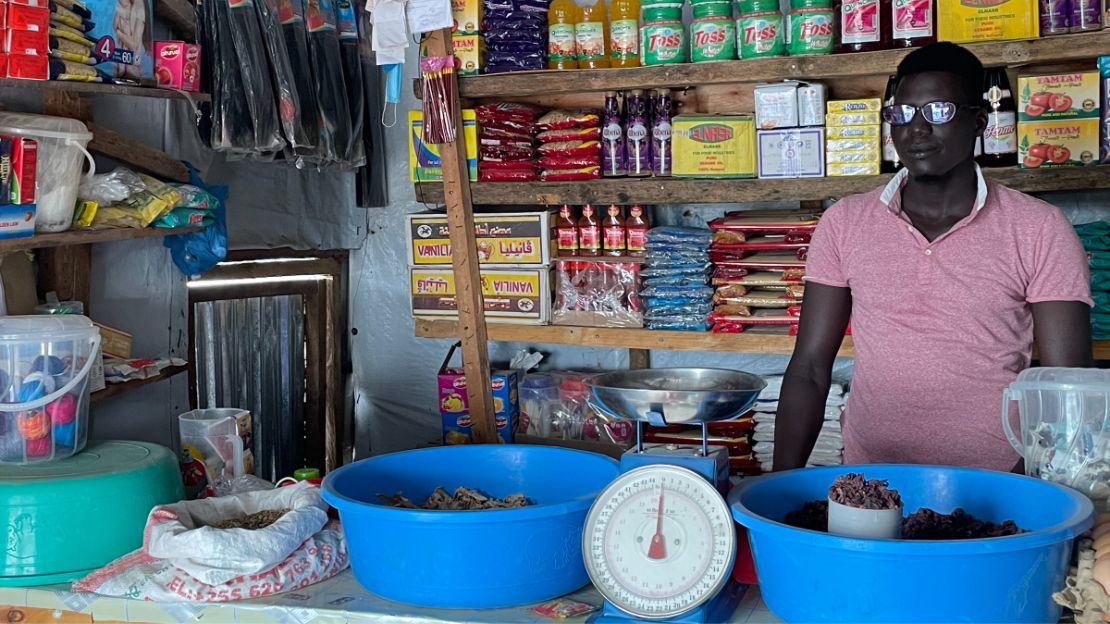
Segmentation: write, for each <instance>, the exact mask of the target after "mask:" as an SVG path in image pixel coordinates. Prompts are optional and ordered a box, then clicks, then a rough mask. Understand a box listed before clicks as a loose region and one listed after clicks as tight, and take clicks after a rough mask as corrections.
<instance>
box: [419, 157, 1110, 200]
mask: <svg viewBox="0 0 1110 624" xmlns="http://www.w3.org/2000/svg"><path fill="white" fill-rule="evenodd" d="M983 171H984V173H985V174H986V176H987V178H989V179H991V180H994V181H995V182H998V183H999V184H1003V185H1005V186H1008V187H1010V188H1012V189H1015V190H1018V191H1023V192H1026V193H1042V192H1047V191H1071V190H1093V189H1105V188H1110V165H1101V166H1096V167H1068V168H1059V169H1019V168H1017V167H1012V168H1011V167H1007V168H1002V169H984V170H983ZM888 180H890V174H884V175H878V176H856V177H846V178H807V179H797V180H758V179H745V180H708V179H694V178H602V179H600V180H592V181H589V182H472V183H471V184H470V189H471V194H472V196H473V198H474V203H475V204H486V205H491V204H498V205H521V204H535V205H543V206H557V205H560V204H574V205H580V204H714V203H747V202H768V201H805V200H811V199H827V198H839V197H844V196H847V195H852V194H855V193H865V192H867V191H870V190H872V189H875V188H877V187H879V186H881V185H883V184H886V182H887V181H888ZM416 200H417V201H421V202H426V203H434V204H438V203H443V187H442V185H441V184H439V183H438V182H425V183H420V184H417V185H416Z"/></svg>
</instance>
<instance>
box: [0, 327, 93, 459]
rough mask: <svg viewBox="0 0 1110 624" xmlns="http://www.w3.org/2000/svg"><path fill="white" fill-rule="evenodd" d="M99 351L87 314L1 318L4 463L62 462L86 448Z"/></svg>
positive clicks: (1, 452) (0, 406)
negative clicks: (91, 385)
mask: <svg viewBox="0 0 1110 624" xmlns="http://www.w3.org/2000/svg"><path fill="white" fill-rule="evenodd" d="M99 347H100V330H98V329H97V328H96V327H95V326H94V325H93V324H92V321H90V320H89V319H88V318H86V317H84V316H77V315H58V316H9V317H3V318H0V463H4V464H32V463H37V462H46V461H51V460H56V459H63V458H65V457H69V456H70V455H73V454H75V453H78V452H80V451H81V449H82V448H84V447H85V442H86V440H87V439H88V433H89V371H90V370H92V365H93V361H94V356H95V354H96V353H97V349H98V348H99Z"/></svg>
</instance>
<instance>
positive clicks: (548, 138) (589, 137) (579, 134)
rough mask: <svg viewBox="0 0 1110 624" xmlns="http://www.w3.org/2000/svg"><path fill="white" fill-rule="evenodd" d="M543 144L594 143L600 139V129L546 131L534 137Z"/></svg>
mask: <svg viewBox="0 0 1110 624" xmlns="http://www.w3.org/2000/svg"><path fill="white" fill-rule="evenodd" d="M536 138H537V139H539V140H540V141H543V142H544V143H558V142H560V141H596V140H598V139H600V138H601V128H567V129H565V130H547V131H546V132H541V133H540V134H539V136H537V137H536Z"/></svg>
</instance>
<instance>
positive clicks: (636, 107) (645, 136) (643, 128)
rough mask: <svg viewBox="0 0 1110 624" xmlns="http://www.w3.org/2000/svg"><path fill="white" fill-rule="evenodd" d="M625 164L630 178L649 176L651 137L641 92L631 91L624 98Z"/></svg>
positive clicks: (645, 105) (645, 103) (645, 104)
mask: <svg viewBox="0 0 1110 624" xmlns="http://www.w3.org/2000/svg"><path fill="white" fill-rule="evenodd" d="M624 113H625V114H624V119H625V129H624V149H625V164H626V167H627V169H628V175H630V176H639V177H643V176H649V175H651V137H650V136H649V131H650V127H649V126H648V118H647V102H646V101H645V100H644V92H643V91H639V90H637V91H633V92H632V93H631V94H629V95H626V96H625V98H624Z"/></svg>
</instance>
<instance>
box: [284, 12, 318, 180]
mask: <svg viewBox="0 0 1110 624" xmlns="http://www.w3.org/2000/svg"><path fill="white" fill-rule="evenodd" d="M277 4H278V17H279V18H280V19H281V32H282V35H283V36H284V38H285V50H286V52H287V53H288V55H289V66H290V69H292V71H293V83H294V84H295V85H296V87H297V98H298V99H299V100H300V106H299V107H298V109H297V114H298V115H299V118H298V121H297V123H298V124H299V125H300V127H301V128H302V129H303V130H304V133H305V134H306V135H307V136H308V137H311V138H310V140H309V142H308V143H307V144H305V146H303V147H300V146H298V147H295V148H293V149H292V151H293V155H294V157H295V158H294V159H296V160H297V161H298V162H297V166H298V167H299V166H302V165H303V164H304V162H306V161H308V162H318V160H319V153H318V151H317V146H318V144H319V142H320V120H319V118H318V117H319V107H318V105H317V103H316V81H315V80H314V79H313V77H312V63H311V57H310V56H309V52H308V30H307V29H306V28H305V24H304V4H302V3H301V0H277Z"/></svg>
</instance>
